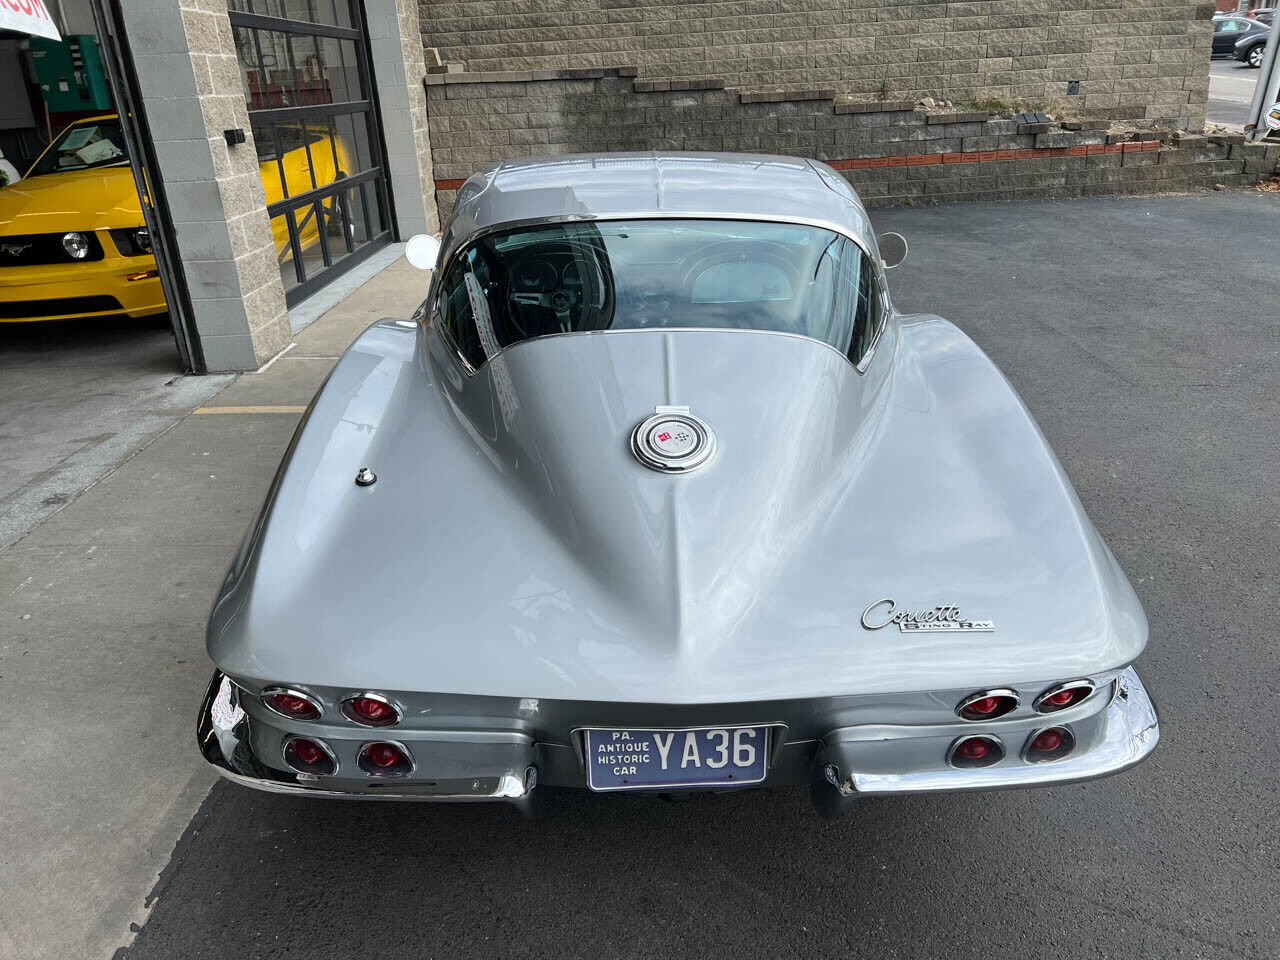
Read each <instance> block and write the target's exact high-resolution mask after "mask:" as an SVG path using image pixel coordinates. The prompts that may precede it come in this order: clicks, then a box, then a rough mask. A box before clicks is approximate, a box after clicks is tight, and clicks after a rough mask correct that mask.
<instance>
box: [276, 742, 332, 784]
mask: <svg viewBox="0 0 1280 960" xmlns="http://www.w3.org/2000/svg"><path fill="white" fill-rule="evenodd" d="M284 762H285V763H287V764H288V765H289V766H290V767H292V768H293V769H294V770H297V771H298V772H299V773H309V774H311V775H313V776H319V777H328V776H332V775H333V774H334V773H336V772H337V770H338V761H337V759H335V758H334V756H333V753H332V752H331V751H330V750H329V748H328V747H326V746H325V745H324V743H323V742H322V741H320V740H312V739H310V738H308V737H290V738H289V739H288V740H286V741H285V744H284Z"/></svg>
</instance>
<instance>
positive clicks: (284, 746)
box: [280, 733, 342, 777]
mask: <svg viewBox="0 0 1280 960" xmlns="http://www.w3.org/2000/svg"><path fill="white" fill-rule="evenodd" d="M295 740H305V741H307V743H314V744H315V745H316V746H317V747H319V748H320V749H321V750H322V751H323V752H324V755H325V756H326V757H328V758H329V762H330V763H332V764H333V770H332V771H331V772H330V773H323V774H320V773H313V772H311V771H309V770H299V769H298V768H297V767H295V766H294V765H293V764H292V763H290V762H289V744H291V743H293V741H295ZM280 759H281V760H283V761H284V764H285V766H287V767H288V768H289V769H290V770H292V771H293V772H294V773H297V774H300V775H301V776H304V777H322V776H323V777H336V776H337V775H338V771H339V770H341V769H342V764H340V763H339V762H338V755H337V754H335V753H334V752H333V749H332V748H331V747H330V746H329V744H327V743H325V742H324V741H323V740H321V739H320V738H319V737H304V736H303V735H302V734H300V733H293V734H290V735H289V736H287V737H285V738H284V739H283V740H281V741H280Z"/></svg>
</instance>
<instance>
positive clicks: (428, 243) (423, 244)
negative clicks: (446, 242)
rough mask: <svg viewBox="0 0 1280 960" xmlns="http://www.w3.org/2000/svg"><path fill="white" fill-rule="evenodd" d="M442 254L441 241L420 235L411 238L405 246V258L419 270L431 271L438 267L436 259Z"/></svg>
mask: <svg viewBox="0 0 1280 960" xmlns="http://www.w3.org/2000/svg"><path fill="white" fill-rule="evenodd" d="M439 253H440V241H439V240H437V239H436V238H435V237H429V236H427V235H426V234H425V233H419V234H417V235H416V236H412V237H410V238H409V242H408V243H406V244H405V245H404V258H405V259H406V260H408V261H409V262H410V263H411V264H413V265H414V266H415V267H417V268H418V269H419V270H430V269H431V268H432V267H434V266H435V265H436V257H437V256H438V255H439Z"/></svg>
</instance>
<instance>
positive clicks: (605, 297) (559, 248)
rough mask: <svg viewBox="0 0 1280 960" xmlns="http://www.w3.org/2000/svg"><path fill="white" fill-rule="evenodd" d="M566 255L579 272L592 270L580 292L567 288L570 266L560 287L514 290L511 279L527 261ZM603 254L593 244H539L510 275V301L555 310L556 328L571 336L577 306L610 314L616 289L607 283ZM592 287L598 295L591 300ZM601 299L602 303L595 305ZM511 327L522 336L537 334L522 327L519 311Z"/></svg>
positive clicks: (561, 279) (582, 284)
mask: <svg viewBox="0 0 1280 960" xmlns="http://www.w3.org/2000/svg"><path fill="white" fill-rule="evenodd" d="M548 247H552V248H553V249H552V250H548V249H547V248H548ZM566 254H568V256H569V265H570V266H574V267H576V268H577V269H578V270H579V271H581V270H582V268H583V267H585V268H586V269H587V270H588V276H585V277H581V278H580V282H581V289H580V290H578V291H574V290H570V289H568V287H567V286H566V285H565V282H564V273H565V270H567V269H568V268H567V267H565V268H563V269H562V270H561V271H560V273H559V277H558V281H559V286H557V287H556V288H555V289H553V290H530V291H523V290H513V289H512V283H513V282H512V280H511V277H512V276H513V275H518V274H519V268H520V267H521V266H523V265H524V263H526V262H527V261H529V260H532V259H534V258H540V259H544V260H545V259H548V256H549V255H551V256H557V258H559V257H563V256H565V255H566ZM600 255H601V251H599V250H596V249H595V248H594V247H592V246H591V245H590V244H585V243H577V242H574V241H572V240H561V241H557V242H556V243H555V244H548V245H546V246H542V245H539V246H538V247H536V248H535V249H533V250H530V251H529V253H527V254H526V255H525V256H524V257H522V258H521V259H520V261H519V263H518V264H516V265H515V267H513V269H512V270H511V271H510V273H508V275H507V280H506V287H507V290H506V293H507V300H508V301H509V302H510V303H513V304H519V305H521V306H526V307H541V308H542V309H544V310H549V311H551V312H552V313H554V314H555V317H556V326H557V327H558V328H559V331H558V332H560V333H569V332H571V331H572V330H573V308H574V307H575V306H578V307H581V306H583V305H586V304H588V303H589V304H590V306H591V307H593V308H595V309H596V310H598V311H600V312H601V313H602V314H606V313H608V312H609V311H607V310H606V307H607V306H608V304H609V301H610V299H611V290H612V286H611V285H610V284H609V283H608V282H606V279H605V270H604V268H603V267H602V266H601V264H600ZM588 287H591V288H593V289H594V291H595V296H594V297H592V298H591V299H590V300H588V299H587V297H586V293H585V291H586V290H587V289H588ZM597 300H598V302H595V301H597ZM511 325H512V326H513V327H515V328H516V329H517V330H518V331H519V332H520V334H521V336H524V337H529V336H534V335H536V334H532V333H530V332H529V331H527V330H525V329H524V328H523V327H522V326H521V324H520V318H519V311H516V310H513V311H511Z"/></svg>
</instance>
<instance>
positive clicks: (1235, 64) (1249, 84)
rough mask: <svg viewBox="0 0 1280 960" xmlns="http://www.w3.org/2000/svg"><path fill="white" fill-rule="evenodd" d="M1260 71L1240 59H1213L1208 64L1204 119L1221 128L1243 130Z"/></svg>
mask: <svg viewBox="0 0 1280 960" xmlns="http://www.w3.org/2000/svg"><path fill="white" fill-rule="evenodd" d="M1259 73H1260V71H1258V70H1254V69H1252V68H1250V67H1247V66H1245V65H1244V64H1243V63H1241V62H1240V61H1239V60H1235V59H1229V60H1214V61H1212V62H1211V63H1210V64H1209V102H1208V104H1207V105H1206V112H1205V119H1206V120H1208V122H1209V123H1220V124H1222V125H1223V126H1231V127H1243V126H1244V125H1245V123H1247V122H1248V120H1249V105H1250V104H1252V103H1253V91H1254V89H1255V88H1256V87H1257V85H1258V74H1259Z"/></svg>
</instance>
